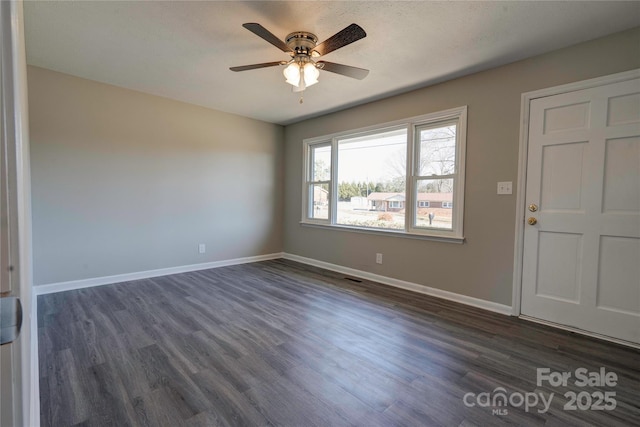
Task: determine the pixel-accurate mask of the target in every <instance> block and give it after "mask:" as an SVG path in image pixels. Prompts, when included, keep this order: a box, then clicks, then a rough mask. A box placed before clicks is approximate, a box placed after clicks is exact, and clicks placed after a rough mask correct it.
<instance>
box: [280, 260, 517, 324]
mask: <svg viewBox="0 0 640 427" xmlns="http://www.w3.org/2000/svg"><path fill="white" fill-rule="evenodd" d="M282 257H283V258H284V259H288V260H291V261H296V262H300V263H302V264H308V265H312V266H314V267H319V268H324V269H326V270H331V271H335V272H338V273H342V274H348V275H349V276H355V277H360V278H362V279H366V280H371V281H373V282H378V283H382V284H385V285H389V286H393V287H396V288H401V289H406V290H409V291H413V292H417V293H420V294H425V295H430V296H433V297H437V298H442V299H446V300H449V301H454V302H458V303H460V304H465V305H470V306H473V307H477V308H481V309H484V310H489V311H493V312H495V313H500V314H504V315H507V316H511V315H512V308H511V306H509V305H505V304H499V303H497V302H493V301H487V300H483V299H479V298H474V297H470V296H467V295H461V294H456V293H454V292H449V291H444V290H442V289H436V288H431V287H429V286H425V285H420V284H417V283H412V282H406V281H404V280H399V279H394V278H391V277H386V276H381V275H379V274H373V273H369V272H368V271H363V270H356V269H354V268H349V267H344V266H342V265H337V264H331V263H328V262H324V261H318V260H316V259H313V258H305V257H302V256H299V255H294V254H288V253H284V254H283V256H282Z"/></svg>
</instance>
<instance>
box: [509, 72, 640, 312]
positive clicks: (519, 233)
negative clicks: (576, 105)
mask: <svg viewBox="0 0 640 427" xmlns="http://www.w3.org/2000/svg"><path fill="white" fill-rule="evenodd" d="M637 78H640V69H635V70H630V71H625V72H622V73H617V74H611V75H608V76H602V77H597V78H594V79H589V80H584V81H580V82H575V83H569V84H564V85H560V86H554V87H550V88H546V89H540V90H536V91H533V92H526V93H523V94H522V97H521V106H520V146H519V148H518V153H519V154H518V185H517V190H516V233H515V244H514V251H513V297H512V303H511V304H512V314H513V315H514V316H520V303H521V296H522V264H523V255H524V228H525V227H524V221H525V204H526V200H525V195H526V194H525V190H526V184H527V181H526V180H527V161H528V148H529V105H530V103H531V101H532V100H534V99H537V98H544V97H547V96H553V95H559V94H562V93H567V92H574V91H577V90H583V89H590V88H594V87H597V86H604V85H608V84H612V83H619V82H623V81H627V80H633V79H637Z"/></svg>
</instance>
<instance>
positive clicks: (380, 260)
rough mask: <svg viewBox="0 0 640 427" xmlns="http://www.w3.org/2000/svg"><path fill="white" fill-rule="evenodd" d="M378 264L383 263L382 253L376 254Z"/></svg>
mask: <svg viewBox="0 0 640 427" xmlns="http://www.w3.org/2000/svg"><path fill="white" fill-rule="evenodd" d="M376 264H382V254H376Z"/></svg>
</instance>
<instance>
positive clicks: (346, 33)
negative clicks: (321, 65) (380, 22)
mask: <svg viewBox="0 0 640 427" xmlns="http://www.w3.org/2000/svg"><path fill="white" fill-rule="evenodd" d="M366 36H367V33H365V32H364V30H363V29H362V27H360V26H359V25H358V24H351V25H349V26H348V27H347V28H345V29H344V30H342V31H339V32H337V33H336V34H334V35H333V36H331V37H329V38H328V39H326V40H325V41H323V42H322V43H320V44H319V45H317V46H316V47H315V48H314V49H313V50H315V51H316V52H318V53H319V54H320V55H326V54H327V53H329V52H333V51H334V50H336V49H340V48H341V47H344V46H346V45H348V44H351V43H353V42H355V41H358V40H360V39H362V38H364V37H366Z"/></svg>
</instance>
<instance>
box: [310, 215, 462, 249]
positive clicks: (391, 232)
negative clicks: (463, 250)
mask: <svg viewBox="0 0 640 427" xmlns="http://www.w3.org/2000/svg"><path fill="white" fill-rule="evenodd" d="M300 225H302V226H303V227H311V228H322V229H325V230H327V229H328V230H335V231H349V232H354V233H364V234H375V235H378V236H387V237H400V238H405V239H416V240H432V241H436V242H445V243H457V244H462V243H464V237H447V236H435V235H432V234H417V233H407V232H406V231H396V230H376V229H367V228H359V227H349V226H348V225H334V224H319V223H314V222H305V221H300Z"/></svg>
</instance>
